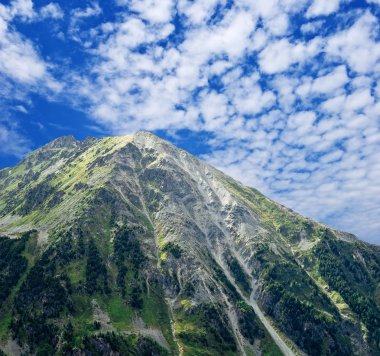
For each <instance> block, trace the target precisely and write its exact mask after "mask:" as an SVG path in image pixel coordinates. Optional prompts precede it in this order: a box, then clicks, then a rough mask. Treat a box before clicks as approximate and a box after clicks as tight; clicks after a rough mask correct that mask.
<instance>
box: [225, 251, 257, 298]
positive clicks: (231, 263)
mask: <svg viewBox="0 0 380 356" xmlns="http://www.w3.org/2000/svg"><path fill="white" fill-rule="evenodd" d="M224 257H225V259H226V262H227V266H228V268H229V270H230V271H231V273H232V275H233V277H234V279H235V281H236V283H237V285H238V286H239V287H240V289H241V290H242V291H243V292H244V293H245V294H246V295H248V296H249V295H250V294H251V291H252V287H251V283H250V281H249V280H250V278H249V276H248V275H247V273H245V271H244V270H243V267H242V266H241V265H240V263H239V261H238V260H237V259H236V258H235V257H234V256H232V255H231V254H230V253H227V252H226V253H225V254H224Z"/></svg>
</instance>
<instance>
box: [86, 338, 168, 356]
mask: <svg viewBox="0 0 380 356" xmlns="http://www.w3.org/2000/svg"><path fill="white" fill-rule="evenodd" d="M83 349H84V350H85V351H86V352H88V353H90V354H91V355H105V354H106V355H110V354H119V355H130V356H151V355H157V356H161V355H162V356H163V355H169V352H168V351H166V350H165V349H164V348H162V347H161V346H160V345H158V344H157V343H155V342H154V341H153V340H151V339H148V338H145V337H142V336H137V335H129V336H122V335H119V334H116V333H106V334H99V335H97V336H91V337H86V338H85V339H84V348H83Z"/></svg>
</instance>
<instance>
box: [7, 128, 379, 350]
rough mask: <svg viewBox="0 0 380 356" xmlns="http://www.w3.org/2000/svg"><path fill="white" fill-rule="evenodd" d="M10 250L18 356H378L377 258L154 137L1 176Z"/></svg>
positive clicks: (39, 155)
mask: <svg viewBox="0 0 380 356" xmlns="http://www.w3.org/2000/svg"><path fill="white" fill-rule="evenodd" d="M0 235H2V236H1V237H0V348H1V349H2V350H3V352H4V353H5V354H7V355H21V354H33V355H54V354H58V355H256V354H257V355H281V354H285V355H297V354H298V355H304V354H308V355H338V354H339V355H353V354H357V355H376V354H378V353H379V352H380V350H379V347H380V249H379V247H378V246H373V245H369V244H367V243H364V242H362V241H360V240H358V239H356V238H355V237H354V236H353V235H350V234H347V233H343V232H339V231H336V230H334V229H331V228H329V227H327V226H325V225H322V224H319V223H317V222H314V221H312V220H310V219H306V218H303V217H302V216H300V215H298V214H296V213H295V212H293V211H292V210H290V209H287V208H285V207H283V206H281V205H279V204H277V203H275V202H273V201H271V200H270V199H268V198H266V197H265V196H263V195H262V194H261V193H259V192H258V191H257V190H255V189H252V188H249V187H246V186H244V185H242V184H241V183H239V182H237V181H236V180H234V179H232V178H230V177H228V176H226V175H225V174H223V173H222V172H220V171H218V170H216V169H214V168H213V167H210V166H209V165H207V164H205V163H204V162H202V161H200V160H198V159H196V158H195V157H193V156H192V155H190V154H189V153H187V152H185V151H183V150H181V149H179V148H177V147H175V146H173V145H172V144H170V143H168V142H166V141H164V140H161V139H159V138H158V137H156V136H154V135H152V134H150V133H147V132H138V133H136V134H135V135H131V136H121V137H108V138H104V139H95V138H89V139H86V140H85V141H77V140H75V138H74V137H62V138H59V139H57V140H55V141H53V142H51V143H49V144H47V145H46V146H44V147H42V148H40V149H38V150H36V151H34V152H32V153H31V154H29V155H28V156H27V157H26V158H25V159H24V160H23V161H22V162H21V163H20V164H18V165H17V166H16V167H13V168H7V169H4V170H1V171H0ZM0 354H1V351H0Z"/></svg>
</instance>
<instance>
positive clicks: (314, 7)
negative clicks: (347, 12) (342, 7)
mask: <svg viewBox="0 0 380 356" xmlns="http://www.w3.org/2000/svg"><path fill="white" fill-rule="evenodd" d="M339 1H340V0H314V1H313V3H312V4H311V6H310V7H309V8H308V9H307V12H306V17H315V16H321V15H330V14H332V13H334V12H336V11H337V10H338V8H339Z"/></svg>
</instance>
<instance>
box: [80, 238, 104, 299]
mask: <svg viewBox="0 0 380 356" xmlns="http://www.w3.org/2000/svg"><path fill="white" fill-rule="evenodd" d="M87 255H88V258H87V264H86V290H87V292H88V293H89V294H94V293H95V292H104V293H109V292H110V289H109V286H108V273H107V268H106V266H105V264H104V262H103V261H102V259H101V257H100V254H99V250H98V248H97V247H96V244H95V242H94V240H93V239H90V240H89V243H88V251H87Z"/></svg>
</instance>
